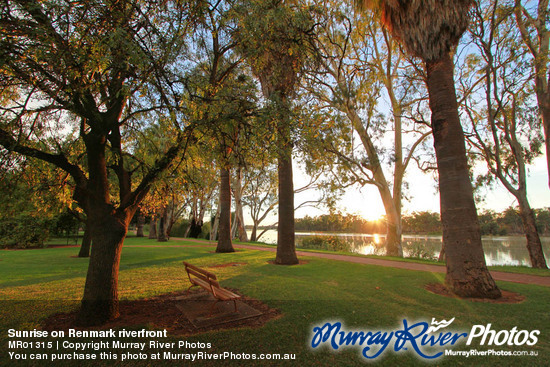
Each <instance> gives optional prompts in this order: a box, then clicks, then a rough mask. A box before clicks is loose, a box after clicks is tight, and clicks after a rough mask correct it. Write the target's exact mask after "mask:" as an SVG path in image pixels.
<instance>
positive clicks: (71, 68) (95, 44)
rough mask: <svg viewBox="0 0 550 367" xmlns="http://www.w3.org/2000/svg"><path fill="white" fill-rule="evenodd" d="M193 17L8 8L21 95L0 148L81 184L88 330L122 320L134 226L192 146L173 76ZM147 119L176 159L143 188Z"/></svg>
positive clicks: (149, 11) (7, 30)
mask: <svg viewBox="0 0 550 367" xmlns="http://www.w3.org/2000/svg"><path fill="white" fill-rule="evenodd" d="M188 5H189V4H188V3H185V2H175V1H174V2H172V1H170V2H165V1H149V2H146V3H143V2H139V1H131V0H127V1H105V2H103V1H101V2H100V1H88V2H84V3H75V2H66V3H60V2H58V1H5V2H3V4H2V7H1V8H0V33H1V36H0V50H1V51H0V58H1V59H2V62H3V64H2V68H1V70H0V85H1V86H2V90H4V91H6V90H10V91H13V96H12V97H11V98H10V99H9V100H4V101H3V104H2V106H3V110H2V116H1V125H0V145H2V146H3V147H4V148H5V149H7V150H9V151H12V152H15V153H18V154H21V155H25V156H30V157H34V158H36V159H40V160H43V161H45V162H48V163H50V164H53V165H54V166H56V167H58V168H59V169H61V170H64V171H65V172H67V174H69V175H70V176H71V178H72V180H73V181H74V191H73V198H74V200H75V201H76V202H77V203H78V205H79V206H80V207H81V208H82V209H83V210H84V212H85V213H86V216H87V218H88V221H87V224H88V226H89V227H90V233H91V238H92V241H93V247H92V252H91V257H90V263H89V267H88V273H87V276H86V283H85V287H84V295H83V299H82V304H81V308H80V312H79V317H78V320H79V323H81V324H101V323H104V322H106V321H107V320H109V319H112V318H116V317H117V316H118V315H119V307H118V270H119V264H120V254H121V249H122V245H123V241H124V238H125V236H126V233H127V230H128V225H129V223H130V220H131V218H132V217H133V215H134V213H135V211H136V210H137V208H138V205H139V204H140V202H141V201H142V200H143V198H144V197H145V196H146V195H147V193H148V191H149V189H150V187H151V184H152V183H153V182H155V181H156V180H157V179H159V177H160V176H161V174H162V173H163V172H164V171H165V170H166V169H167V168H168V167H169V166H170V165H171V163H172V162H173V161H174V159H175V158H176V157H177V156H178V155H179V154H182V153H183V152H184V151H185V148H186V146H187V145H188V144H189V142H190V140H191V138H192V134H191V128H190V126H189V125H187V120H186V119H185V117H184V115H182V114H181V110H182V108H183V101H182V99H181V94H180V91H181V90H183V88H180V87H178V86H177V84H178V80H179V78H176V77H175V74H174V73H175V72H176V71H179V70H178V68H177V67H174V65H175V64H177V63H178V61H180V60H181V50H182V47H183V43H182V40H184V39H185V33H186V32H187V31H188V30H189V22H187V19H186V17H187V16H188V15H189V13H190V11H191V10H192V9H191V7H190V6H188ZM146 111H148V112H149V113H153V112H154V113H156V117H157V118H158V119H159V121H162V123H163V124H164V127H165V132H166V133H167V135H168V136H169V138H167V141H168V146H169V147H168V148H167V149H166V150H163V151H161V152H159V153H158V155H157V157H156V160H155V163H154V164H153V165H152V166H151V167H150V169H148V170H147V171H146V173H145V174H144V175H143V177H142V179H141V181H140V182H137V183H136V185H132V184H133V183H135V182H133V180H132V176H131V173H132V171H133V167H132V166H135V165H137V164H138V163H137V162H135V161H133V160H132V159H131V153H130V152H127V151H126V150H125V149H126V148H127V147H126V146H125V144H124V139H125V136H126V134H128V133H129V132H130V131H131V130H132V128H134V129H136V128H138V127H139V122H140V121H139V119H138V118H139V117H140V115H141V114H142V112H143V113H145V112H146ZM141 122H142V121H141ZM46 130H47V131H48V134H45V135H43V134H42V131H46ZM75 144H83V145H84V153H83V155H82V156H79V157H72V156H70V155H69V151H70V148H71V146H73V145H75ZM110 172H112V173H113V174H114V176H113V177H115V180H113V181H111V180H109V176H110Z"/></svg>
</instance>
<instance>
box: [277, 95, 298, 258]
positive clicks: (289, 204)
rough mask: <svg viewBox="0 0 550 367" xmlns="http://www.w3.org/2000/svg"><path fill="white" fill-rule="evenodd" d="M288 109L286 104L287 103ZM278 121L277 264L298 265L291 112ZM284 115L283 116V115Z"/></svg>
mask: <svg viewBox="0 0 550 367" xmlns="http://www.w3.org/2000/svg"><path fill="white" fill-rule="evenodd" d="M285 107H286V103H285ZM285 112H287V113H285V114H284V116H280V117H279V121H278V126H277V130H278V141H279V155H278V177H279V213H278V215H279V223H278V229H277V254H276V256H275V263H276V264H281V265H294V264H298V263H299V261H298V257H297V256H296V243H295V235H294V182H293V178H292V142H291V135H290V121H289V112H290V111H285ZM281 115H282V114H281Z"/></svg>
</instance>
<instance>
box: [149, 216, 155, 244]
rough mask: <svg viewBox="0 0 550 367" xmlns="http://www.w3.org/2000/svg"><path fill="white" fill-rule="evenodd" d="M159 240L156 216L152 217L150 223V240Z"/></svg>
mask: <svg viewBox="0 0 550 367" xmlns="http://www.w3.org/2000/svg"><path fill="white" fill-rule="evenodd" d="M156 238H157V218H155V216H152V217H151V222H150V223H149V239H150V240H154V239H156Z"/></svg>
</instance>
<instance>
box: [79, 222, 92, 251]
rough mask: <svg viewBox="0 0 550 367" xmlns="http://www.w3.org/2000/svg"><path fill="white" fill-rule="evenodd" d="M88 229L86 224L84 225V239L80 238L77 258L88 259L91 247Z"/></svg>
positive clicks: (90, 236)
mask: <svg viewBox="0 0 550 367" xmlns="http://www.w3.org/2000/svg"><path fill="white" fill-rule="evenodd" d="M89 228H90V227H89V226H88V224H87V223H85V224H84V237H82V244H81V245H80V251H79V252H78V257H90V246H91V245H92V235H91V233H90V229H89Z"/></svg>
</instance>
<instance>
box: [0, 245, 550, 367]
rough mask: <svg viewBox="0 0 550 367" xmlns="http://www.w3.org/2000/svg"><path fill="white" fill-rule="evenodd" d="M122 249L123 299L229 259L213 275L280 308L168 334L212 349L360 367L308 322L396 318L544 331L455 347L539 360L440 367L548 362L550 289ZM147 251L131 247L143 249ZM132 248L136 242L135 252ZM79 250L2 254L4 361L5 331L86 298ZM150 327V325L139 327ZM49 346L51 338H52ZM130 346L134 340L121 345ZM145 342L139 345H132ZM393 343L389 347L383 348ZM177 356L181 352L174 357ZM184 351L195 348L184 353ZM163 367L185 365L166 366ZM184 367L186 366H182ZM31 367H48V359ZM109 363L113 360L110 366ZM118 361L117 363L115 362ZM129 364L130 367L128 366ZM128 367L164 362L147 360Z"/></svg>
mask: <svg viewBox="0 0 550 367" xmlns="http://www.w3.org/2000/svg"><path fill="white" fill-rule="evenodd" d="M126 244H127V245H128V246H127V247H125V248H124V249H123V252H122V262H121V266H120V270H121V271H120V279H119V291H120V297H121V298H122V299H138V298H143V297H149V296H155V295H160V294H164V293H168V292H173V291H180V290H182V289H183V288H184V286H185V287H186V286H187V285H186V284H187V280H186V275H185V274H184V271H183V266H182V265H181V262H182V261H183V260H187V261H189V262H191V263H193V264H196V265H198V266H209V265H214V264H223V263H228V262H243V263H246V264H247V265H244V266H235V267H223V268H216V269H215V270H213V271H214V272H215V273H216V274H217V275H218V277H219V279H221V284H222V285H223V286H226V287H230V288H235V289H238V290H239V291H240V292H241V293H243V294H245V295H247V296H249V297H253V298H256V299H259V300H261V301H263V302H264V303H266V304H268V305H269V306H271V307H274V308H277V309H279V310H280V311H281V312H282V317H281V318H279V319H276V320H272V321H270V322H268V323H267V324H266V325H265V326H263V327H261V328H256V329H250V328H242V329H236V330H228V331H217V332H208V333H202V334H198V335H195V336H191V337H180V338H171V339H170V340H172V339H173V340H174V341H177V340H182V339H184V340H187V341H189V342H203V343H206V342H208V343H211V344H212V347H211V348H210V349H208V350H207V352H208V353H223V352H233V353H257V354H259V353H281V354H283V353H293V354H296V358H297V360H296V361H292V362H289V363H287V364H286V365H292V366H360V365H364V363H365V360H364V359H363V358H362V357H361V355H360V350H361V349H360V348H358V347H353V348H352V347H348V348H343V349H340V350H338V351H336V352H334V351H332V350H329V349H328V348H327V347H320V348H318V349H316V350H311V349H310V347H309V344H310V341H311V333H312V329H313V327H314V326H321V325H323V324H324V322H326V321H328V320H334V321H341V322H342V323H343V325H344V326H345V327H346V328H347V330H365V331H367V330H369V331H370V330H371V331H378V330H397V328H398V327H401V328H402V319H403V318H406V319H408V320H409V321H410V322H414V321H419V320H422V321H427V322H428V323H429V322H430V321H431V319H432V318H435V319H437V320H442V319H446V320H449V319H451V318H453V317H456V320H455V321H454V323H453V324H452V326H451V327H449V329H452V330H460V331H465V332H469V331H470V329H471V328H472V326H473V325H477V324H482V325H486V324H488V323H491V324H492V326H491V328H492V330H497V331H499V330H511V329H512V328H514V327H517V329H518V330H528V331H530V330H534V329H538V330H540V335H539V341H538V343H537V344H536V345H535V346H532V347H529V346H523V347H515V346H506V345H504V346H502V347H496V346H493V347H487V346H479V344H478V343H476V342H474V344H472V345H471V346H466V345H465V344H464V343H461V344H460V347H456V346H455V347H454V348H453V349H454V350H460V349H462V350H469V349H472V348H474V349H478V350H487V349H495V350H511V351H516V350H528V351H532V350H533V351H537V352H538V353H539V355H538V357H486V356H485V357H472V356H470V357H469V358H465V357H443V358H441V359H438V360H437V361H436V362H435V364H434V365H437V366H491V365H494V366H515V365H517V366H520V365H524V366H547V365H548V359H549V358H550V313H549V312H548V305H549V304H550V292H549V289H548V288H546V287H540V286H530V285H521V284H512V283H504V282H500V283H499V286H500V287H501V288H503V289H506V290H509V291H514V292H518V293H520V294H522V295H524V296H525V297H526V300H525V301H524V302H522V303H519V304H492V303H481V302H471V301H467V300H458V299H452V298H445V297H441V296H437V295H434V294H431V293H429V292H427V291H425V290H424V288H423V287H424V285H425V284H427V283H433V282H437V281H441V280H442V277H443V275H442V274H432V273H426V272H415V271H408V270H400V269H392V268H384V267H377V266H370V265H361V264H352V263H345V262H339V261H331V260H325V259H317V258H312V257H309V258H308V257H306V258H303V259H304V260H307V263H306V264H303V265H299V266H291V267H284V266H276V265H271V264H269V263H268V260H271V259H273V258H274V254H273V253H269V252H262V251H255V250H239V251H238V252H236V253H233V254H215V253H212V248H209V247H203V246H196V245H197V244H196V243H189V244H190V245H192V246H189V247H168V246H170V245H182V244H186V242H184V241H173V242H168V243H165V245H166V246H167V247H159V246H157V244H156V243H155V242H154V241H149V240H147V239H138V238H129V239H127V242H126ZM153 244H154V245H155V246H151V247H137V246H141V245H153ZM132 245H134V246H135V247H134V246H132ZM77 252H78V249H77V248H51V249H44V250H26V251H0V305H1V307H0V324H1V329H2V332H1V334H0V335H1V336H0V345H1V348H2V352H1V354H0V365H2V366H3V365H6V366H7V365H33V364H32V363H30V362H26V363H21V364H16V363H13V361H10V359H9V356H8V349H7V346H8V340H9V338H8V337H7V332H6V330H8V329H12V328H13V329H16V330H32V329H33V328H38V327H39V325H40V323H41V320H43V319H44V318H45V317H47V316H48V315H51V314H53V313H57V312H63V311H70V310H73V309H75V308H77V307H78V304H79V299H80V297H81V296H82V292H83V286H84V280H85V275H86V268H87V262H88V260H87V259H79V258H74V257H71V256H74V255H76V254H77ZM144 327H145V328H147V327H148V326H147V325H144ZM48 340H50V339H48ZM126 341H130V339H127V340H126ZM135 341H142V340H135ZM389 348H390V347H388V349H389ZM180 352H181V351H180ZM187 352H196V350H188V351H187ZM88 363H89V364H87V363H86V362H80V361H79V362H74V361H71V362H66V364H55V365H98V362H88ZM166 363H167V364H166V365H172V364H176V363H178V364H183V362H175V361H171V362H166ZM186 364H187V363H186ZM226 364H229V363H228V362H227V361H225V364H224V361H214V362H208V361H201V362H200V363H198V362H194V363H192V364H190V365H226ZM374 364H375V365H387V366H416V365H426V364H427V363H426V362H424V361H422V360H419V359H418V358H417V357H415V355H414V354H413V353H412V352H411V351H407V352H400V353H393V352H392V351H389V350H388V351H387V352H386V353H384V355H383V356H382V357H379V358H378V359H376V360H375V362H374ZM35 365H51V364H48V363H47V362H46V363H43V364H40V363H36V364H35ZM106 365H112V363H106ZM119 365H122V364H119ZM128 365H130V364H128ZM131 365H144V366H145V365H151V366H153V365H155V366H156V365H162V363H154V362H151V361H143V362H141V363H139V362H136V361H134V362H132V363H131ZM231 365H243V366H250V365H261V366H263V365H274V366H275V365H285V363H283V362H282V361H277V362H271V363H270V362H267V361H265V362H263V363H254V362H252V361H231Z"/></svg>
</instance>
